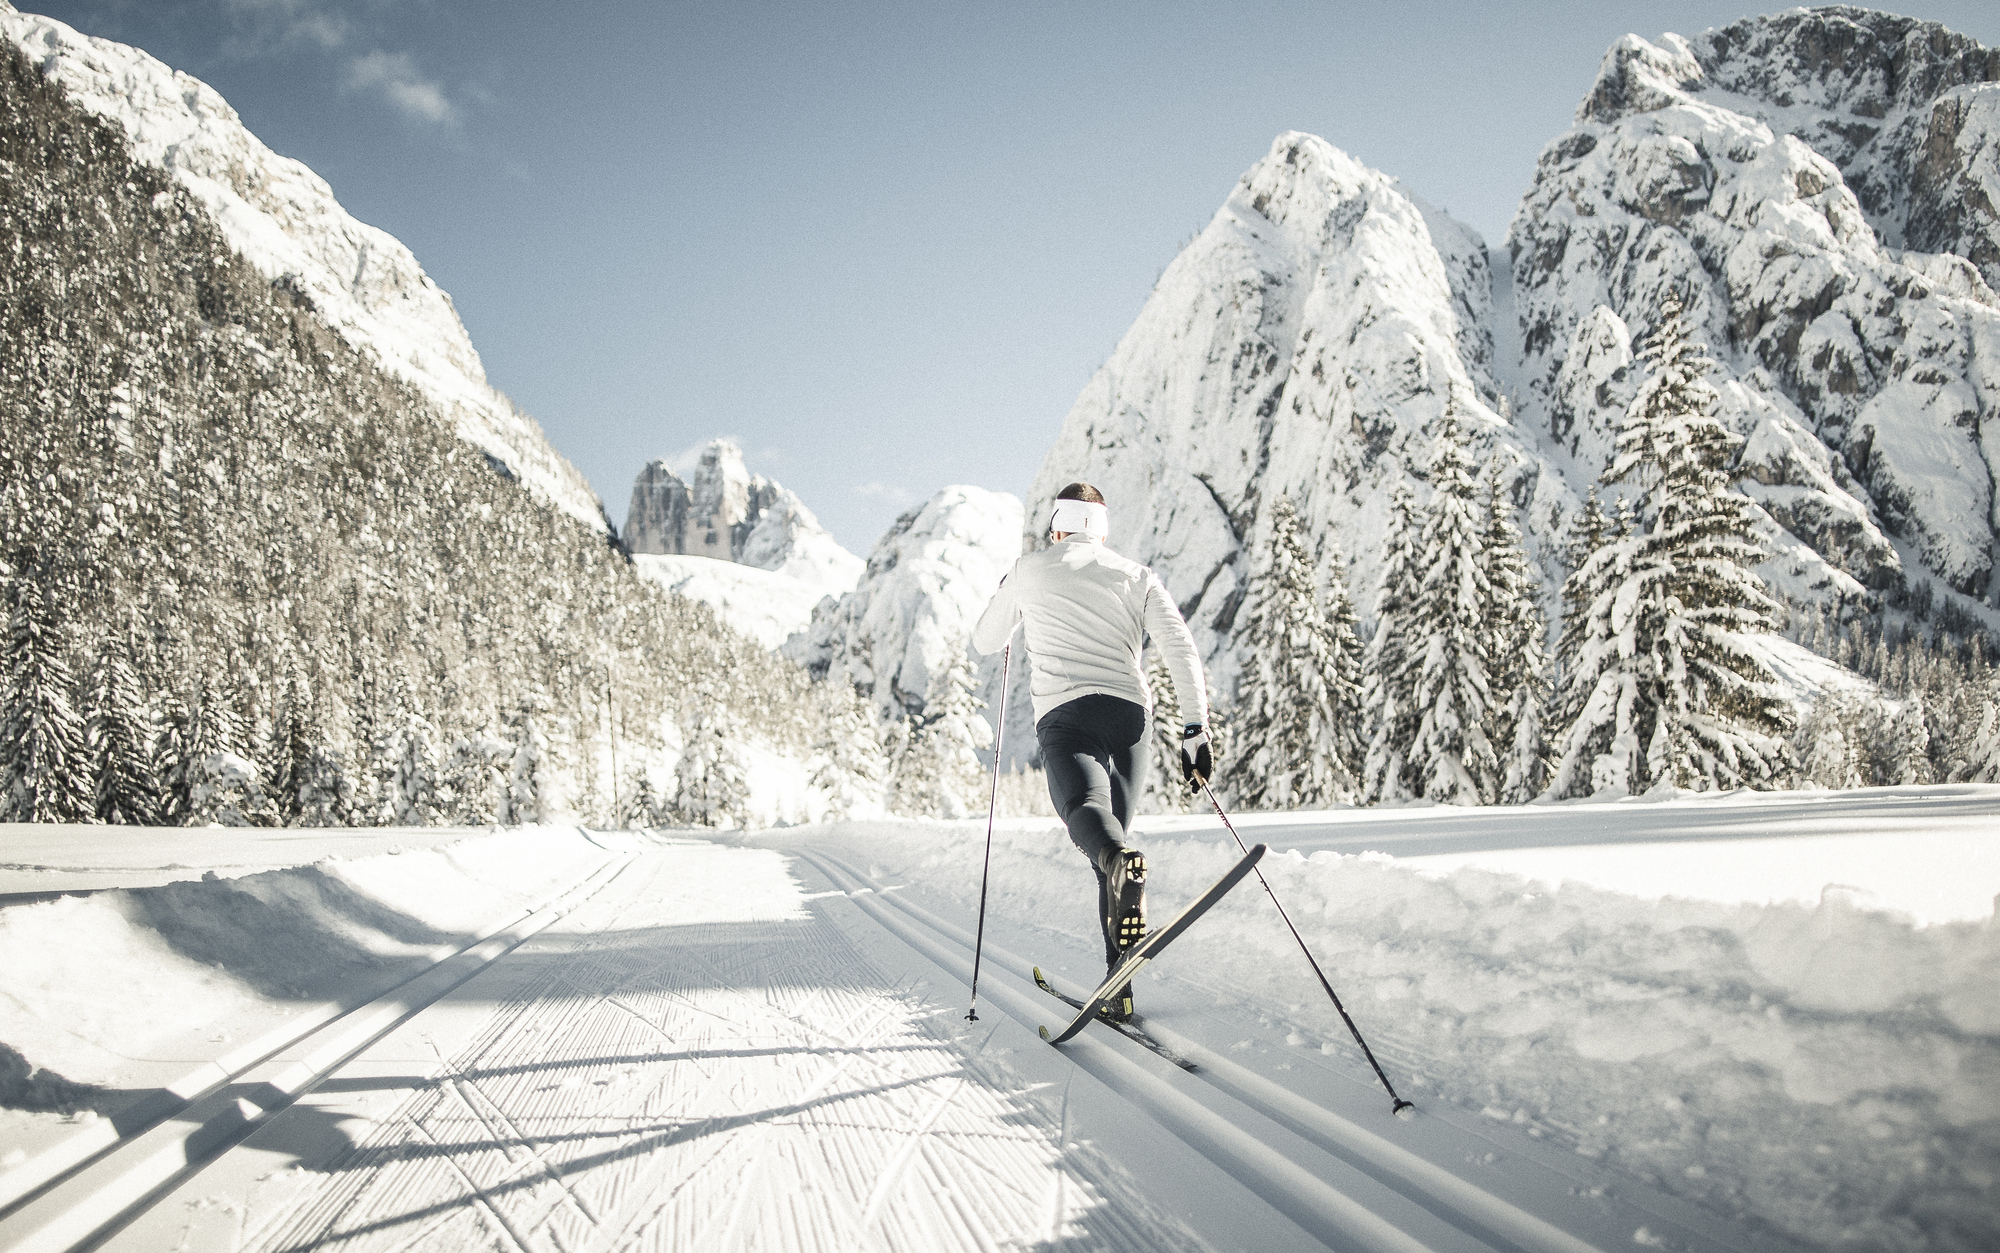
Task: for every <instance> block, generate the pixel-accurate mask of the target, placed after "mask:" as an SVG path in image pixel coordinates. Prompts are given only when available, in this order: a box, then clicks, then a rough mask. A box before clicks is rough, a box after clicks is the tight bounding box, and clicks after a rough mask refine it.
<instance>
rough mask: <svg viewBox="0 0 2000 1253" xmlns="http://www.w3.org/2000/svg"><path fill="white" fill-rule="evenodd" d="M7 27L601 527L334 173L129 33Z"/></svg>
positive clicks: (275, 259) (15, 16)
mask: <svg viewBox="0 0 2000 1253" xmlns="http://www.w3.org/2000/svg"><path fill="white" fill-rule="evenodd" d="M0 33H4V35H5V36H6V37H7V38H8V39H10V40H12V41H13V42H14V43H15V44H16V45H18V46H19V47H20V48H21V49H22V51H24V52H25V53H26V54H27V55H28V57H29V59H30V60H32V61H34V62H35V63H36V64H37V65H39V66H40V67H41V72H42V74H43V76H44V77H46V78H51V79H54V80H55V81H57V82H59V83H61V84H62V86H63V88H64V89H65V90H66V91H67V92H68V93H69V98H70V99H71V100H72V101H74V102H75V103H76V104H77V105H79V106H80V107H82V108H84V109H86V110H88V111H90V112H92V113H95V114H97V115H98V116H100V117H104V118H107V119H109V120H111V121H114V122H116V123H117V124H118V125H119V126H121V127H122V128H123V129H124V131H125V133H126V137H127V139H128V140H129V142H130V144H131V150H132V155H133V157H134V158H136V159H137V160H139V161H140V162H142V163H144V164H147V165H151V166H154V167H156V168H158V169H162V170H165V171H167V172H168V173H170V174H172V175H173V176H174V178H175V180H176V181H178V182H179V183H180V184H181V185H182V186H184V187H186V188H187V189H188V190H189V191H190V192H192V193H193V194H194V196H195V198H196V199H197V200H198V201H200V203H201V204H202V205H203V207H204V208H206V209H207V211H208V214H209V216H210V218H211V219H212V220H213V221H214V222H215V223H216V225H217V226H218V227H220V228H221V230H222V232H223V234H224V235H225V236H227V237H228V239H229V242H230V244H231V246H232V247H234V248H235V249H236V250H237V251H238V252H240V253H241V254H242V255H243V257H244V258H245V259H246V260H248V261H249V262H250V263H251V264H252V265H253V266H255V267H256V268H257V270H258V272H259V273H261V274H262V275H263V276H264V277H265V278H266V279H268V280H269V281H270V282H271V283H272V284H273V285H275V286H280V287H283V288H286V289H287V290H289V291H290V292H292V293H293V294H294V296H295V297H303V298H304V299H305V300H307V301H308V302H310V304H311V306H312V308H313V310H314V311H315V312H316V313H317V314H318V315H319V316H320V318H322V319H323V320H324V321H325V322H326V323H327V325H328V326H330V327H332V328H333V329H334V331H335V332H337V333H338V334H339V335H340V336H341V338H342V339H344V340H346V341H347V342H348V343H349V344H351V345H353V346H354V347H355V348H357V349H360V350H361V351H362V352H363V353H365V354H367V355H368V356H371V357H373V358H374V359H375V360H376V361H378V362H379V363H380V364H381V365H382V366H384V367H385V368H386V369H387V370H388V371H389V372H390V373H392V374H394V375H396V376H397V377H399V378H402V379H403V380H405V381H407V382H409V383H411V384H414V385H415V386H416V387H417V389H418V390H419V391H421V392H422V393H423V394H424V395H425V396H426V397H428V398H429V399H431V400H432V401H434V402H436V403H437V405H438V407H439V408H440V409H441V410H442V411H443V412H444V413H445V414H447V415H448V416H449V417H450V419H451V420H452V421H453V422H454V423H456V425H457V430H458V434H459V435H460V437H461V438H463V439H465V440H466V441H467V442H469V443H472V444H474V445H476V446H478V447H479V448H481V449H483V450H484V451H485V452H486V453H487V455H488V456H489V457H491V458H493V459H494V460H495V461H496V462H498V463H499V465H500V467H501V468H503V469H504V470H505V472H506V473H508V474H510V475H512V476H514V477H516V478H518V479H520V480H521V481H522V482H524V483H526V484H527V485H528V486H529V487H530V488H531V489H532V490H534V491H535V492H537V493H538V494H540V495H541V496H543V497H544V498H545V499H547V500H549V501H551V502H552V503H554V504H555V505H556V506H557V507H558V508H560V509H562V510H563V511H564V512H565V513H568V514H570V515H571V516H572V517H575V518H576V519H577V520H579V521H581V522H583V523H584V524H586V525H588V526H592V527H595V528H598V529H600V530H608V529H609V523H608V522H607V521H606V520H605V517H604V509H603V506H602V505H601V504H600V503H599V502H598V499H597V495H596V493H595V492H593V491H591V489H590V485H589V483H588V482H586V481H585V480H584V477H583V475H582V474H581V473H579V472H578V471H577V469H576V467H574V466H572V465H571V464H570V463H569V462H568V461H567V460H565V459H564V458H563V457H562V456H561V454H559V453H557V452H556V450H555V449H554V448H553V447H551V446H550V445H549V442H548V440H547V438H546V437H544V436H543V434H542V431H541V428H540V427H539V426H538V425H537V424H536V423H535V421H534V419H532V418H530V417H529V416H528V415H526V414H524V413H522V412H521V411H520V410H519V409H516V408H515V407H514V405H513V403H512V402H511V401H509V400H508V399H507V398H506V397H505V396H503V395H501V394H500V393H499V392H497V391H495V390H494V389H493V387H492V386H491V385H489V384H488V383H487V381H486V372H485V369H484V368H483V367H482V366H481V364H480V361H479V354H478V353H477V352H475V351H474V350H473V347H472V341H471V339H470V338H469V337H468V336H467V335H466V333H465V327H464V325H463V324H461V323H460V322H459V320H458V312H457V311H456V310H455V309H453V308H452V304H451V297H450V296H448V295H446V294H445V293H444V292H443V291H442V290H441V289H439V287H438V286H437V284H436V283H434V282H432V281H431V279H430V276H429V275H427V274H425V273H424V271H423V267H422V266H420V265H418V264H417V259H416V258H415V257H414V256H412V255H411V253H410V250H409V249H408V248H405V247H404V246H403V245H402V244H401V243H400V242H398V241H397V240H396V239H395V238H394V237H392V236H391V235H389V234H388V233H387V232H385V231H381V230H377V229H376V228H374V227H372V226H369V225H367V224H365V223H362V222H357V221H356V220H354V218H352V217H350V216H349V215H348V213H347V211H346V210H345V209H342V208H341V207H340V204H339V202H338V201H336V200H335V199H334V196H333V189H332V188H330V187H328V186H327V184H326V181H325V180H324V179H322V178H320V177H319V176H318V175H316V174H314V173H313V172H312V171H311V170H310V169H308V168H306V167H305V166H304V165H303V164H301V163H300V162H297V161H293V160H291V159H289V158H286V157H281V156H279V155H278V154H276V153H274V152H272V151H271V150H270V149H269V148H267V147H265V146H264V144H263V143H262V142H261V141H260V140H258V138H257V137H256V136H255V135H252V134H251V133H250V131H249V130H248V129H247V128H245V127H244V125H243V123H242V121H241V120H240V119H239V118H238V117H237V116H236V111H235V110H234V109H231V108H230V107H229V104H228V102H227V101H225V100H223V98H222V97H221V96H220V95H218V94H217V93H216V92H215V91H214V90H213V89H212V88H210V87H208V86H207V85H206V84H204V83H202V82H201V81H199V80H198V79H195V78H192V77H190V76H188V75H186V74H181V73H177V72H175V71H174V70H172V69H170V68H169V67H168V66H166V65H163V64H162V63H160V62H159V61H157V60H155V59H153V58H152V57H150V56H148V55H147V54H145V53H144V52H141V51H140V50H139V49H137V48H130V47H127V46H125V45H123V44H118V43H112V42H111V41H109V40H105V39H95V38H92V37H89V36H86V35H82V34H79V33H78V32H76V31H75V30H72V29H71V28H70V27H68V26H65V25H63V24H62V23H61V22H58V21H55V20H53V19H51V18H46V17H39V16H36V15H33V14H25V13H17V12H15V11H14V9H13V7H12V6H11V5H9V4H6V3H5V2H4V0H0Z"/></svg>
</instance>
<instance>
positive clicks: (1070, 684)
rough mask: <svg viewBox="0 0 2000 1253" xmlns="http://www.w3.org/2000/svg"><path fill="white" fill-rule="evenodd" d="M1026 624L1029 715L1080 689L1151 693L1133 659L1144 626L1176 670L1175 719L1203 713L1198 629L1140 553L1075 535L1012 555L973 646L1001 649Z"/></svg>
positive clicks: (1146, 702)
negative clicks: (1126, 553) (1124, 553)
mask: <svg viewBox="0 0 2000 1253" xmlns="http://www.w3.org/2000/svg"><path fill="white" fill-rule="evenodd" d="M1016 623H1019V624H1022V626H1023V628H1024V629H1023V634H1024V635H1025V637H1026V639H1025V642H1026V644H1027V648H1028V656H1029V657H1030V658H1031V659H1032V660H1033V663H1034V669H1033V674H1032V676H1031V684H1030V690H1031V691H1032V692H1033V693H1034V698H1035V721H1036V722H1040V721H1041V720H1042V719H1043V718H1045V717H1047V716H1048V713H1049V711H1050V710H1052V709H1054V708H1055V707H1056V706H1057V705H1060V704H1063V703H1064V702H1065V701H1072V700H1075V699H1076V698H1077V697H1079V696H1090V695H1093V694H1096V693H1104V694H1106V695H1110V696H1122V697H1124V698H1125V699H1126V700H1129V701H1134V702H1137V703H1138V704H1140V705H1143V706H1145V708H1146V709H1147V711H1148V712H1149V713H1150V712H1151V710H1152V708H1153V694H1152V691H1151V689H1150V688H1148V687H1147V685H1146V675H1145V673H1144V671H1142V670H1141V669H1140V668H1139V650H1140V647H1141V644H1142V641H1143V640H1144V637H1145V636H1146V635H1148V634H1150V635H1151V636H1152V637H1153V644H1154V646H1155V647H1157V648H1158V649H1159V650H1160V652H1161V653H1162V655H1164V656H1165V658H1166V662H1167V672H1168V673H1169V674H1171V675H1173V677H1174V695H1175V697H1176V698H1177V699H1178V700H1179V702H1180V707H1181V721H1182V722H1198V723H1202V724H1204V725H1205V724H1206V723H1207V722H1208V686H1207V684H1205V683H1204V682H1203V681H1202V674H1201V656H1200V655H1199V654H1198V653H1196V652H1195V648H1194V636H1193V635H1191V634H1189V633H1188V628H1187V622H1186V620H1184V619H1183V618H1182V617H1181V611H1180V609H1179V608H1178V607H1176V606H1175V604H1174V602H1173V600H1172V598H1170V597H1169V596H1168V595H1167V589H1166V586H1165V585H1164V584H1162V583H1161V582H1160V576H1159V575H1157V574H1154V573H1153V572H1152V571H1151V570H1149V569H1147V568H1146V567H1145V566H1142V565H1140V564H1139V563H1138V562H1136V561H1132V560H1129V559H1127V558H1124V557H1120V556H1119V555H1118V554H1117V553H1114V552H1112V551H1111V550H1110V549H1108V548H1106V547H1105V546H1104V545H1103V544H1101V543H1099V542H1097V541H1096V540H1093V539H1091V538H1090V537H1089V536H1086V535H1081V534H1073V535H1071V536H1069V537H1068V538H1067V539H1064V540H1062V541H1061V542H1059V543H1056V544H1051V545H1050V546H1049V547H1047V548H1045V549H1043V550H1042V551H1040V552H1036V553H1029V554H1028V555H1027V556H1025V557H1023V558H1021V559H1020V560H1019V561H1017V562H1015V563H1014V568H1013V569H1012V570H1011V571H1009V572H1008V574H1007V577H1006V578H1004V579H1002V580H1001V581H1000V590H999V591H997V592H995V593H994V594H993V601H992V603H991V604H989V605H987V606H986V612H985V613H982V614H980V615H979V623H978V625H977V626H975V627H973V628H972V646H973V647H974V648H976V649H978V650H979V651H980V652H982V653H997V652H999V651H1000V649H1001V647H1002V646H1003V645H1005V644H1006V643H1007V641H1008V639H1009V638H1010V637H1012V635H1013V634H1014V626H1015V624H1016Z"/></svg>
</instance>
